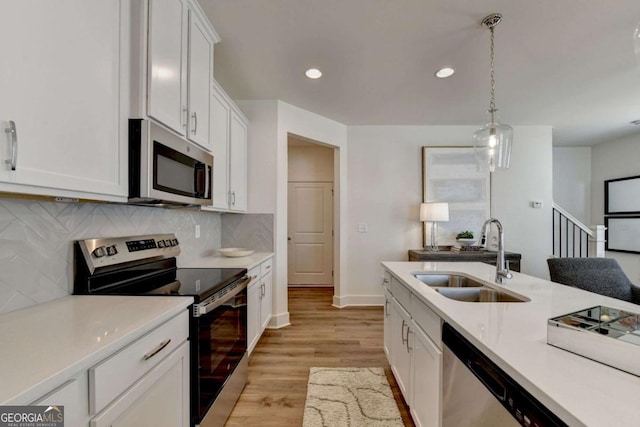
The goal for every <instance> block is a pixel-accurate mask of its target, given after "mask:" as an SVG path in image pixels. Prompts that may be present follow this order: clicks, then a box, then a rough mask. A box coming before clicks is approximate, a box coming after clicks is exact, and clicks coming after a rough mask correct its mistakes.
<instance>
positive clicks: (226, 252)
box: [218, 248, 255, 258]
mask: <svg viewBox="0 0 640 427" xmlns="http://www.w3.org/2000/svg"><path fill="white" fill-rule="evenodd" d="M218 252H220V255H222V256H226V257H230V258H239V257H243V256H248V255H251V254H252V253H254V252H255V251H254V250H253V249H246V248H220V249H218Z"/></svg>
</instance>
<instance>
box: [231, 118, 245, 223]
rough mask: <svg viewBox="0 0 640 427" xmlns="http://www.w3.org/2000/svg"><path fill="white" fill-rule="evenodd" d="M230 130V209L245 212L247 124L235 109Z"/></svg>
mask: <svg viewBox="0 0 640 427" xmlns="http://www.w3.org/2000/svg"><path fill="white" fill-rule="evenodd" d="M230 132H231V144H230V145H231V147H230V151H231V153H230V162H229V188H230V191H231V201H230V209H231V210H232V211H239V212H244V211H246V210H247V124H246V123H245V122H244V121H243V120H242V118H241V117H240V116H239V115H238V114H237V113H236V112H234V111H232V112H231V125H230Z"/></svg>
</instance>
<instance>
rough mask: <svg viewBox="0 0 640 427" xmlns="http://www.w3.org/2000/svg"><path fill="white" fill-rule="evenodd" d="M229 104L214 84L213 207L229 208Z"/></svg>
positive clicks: (212, 107) (212, 97)
mask: <svg viewBox="0 0 640 427" xmlns="http://www.w3.org/2000/svg"><path fill="white" fill-rule="evenodd" d="M230 120H231V105H229V103H228V102H227V100H226V99H225V96H224V95H223V93H222V92H221V90H220V89H219V87H218V86H217V85H216V84H214V85H213V87H212V90H211V146H212V152H213V191H212V192H211V194H212V197H213V204H212V208H213V209H219V210H228V209H229V123H230Z"/></svg>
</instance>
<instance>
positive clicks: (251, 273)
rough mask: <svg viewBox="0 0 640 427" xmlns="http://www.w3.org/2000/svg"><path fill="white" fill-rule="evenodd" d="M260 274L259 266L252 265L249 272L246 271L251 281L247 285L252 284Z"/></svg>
mask: <svg viewBox="0 0 640 427" xmlns="http://www.w3.org/2000/svg"><path fill="white" fill-rule="evenodd" d="M260 276H262V274H261V273H260V266H259V265H258V266H256V267H253V268H252V269H251V270H249V272H248V273H247V277H250V278H251V283H250V284H249V286H251V285H252V284H254V283H255V282H257V281H258V278H260Z"/></svg>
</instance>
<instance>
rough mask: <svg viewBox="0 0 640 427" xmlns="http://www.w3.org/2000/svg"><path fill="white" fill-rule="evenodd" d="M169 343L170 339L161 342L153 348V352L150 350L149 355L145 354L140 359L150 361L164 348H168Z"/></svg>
mask: <svg viewBox="0 0 640 427" xmlns="http://www.w3.org/2000/svg"><path fill="white" fill-rule="evenodd" d="M170 342H171V338H167V339H166V340H164V341H162V342H161V343H160V345H159V346H158V347H157V348H155V349H154V350H151V351H150V352H149V353H147V354H145V355H144V356H143V357H142V358H143V359H144V360H149V359H151V358H152V357H153V356H155V355H156V354H158V353H160V352H161V351H162V350H164V348H165V347H166V346H168V345H169V343H170Z"/></svg>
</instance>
